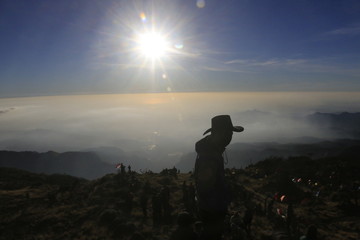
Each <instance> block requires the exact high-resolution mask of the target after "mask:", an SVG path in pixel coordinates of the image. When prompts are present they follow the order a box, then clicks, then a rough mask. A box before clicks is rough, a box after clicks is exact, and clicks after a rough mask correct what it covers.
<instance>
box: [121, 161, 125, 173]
mask: <svg viewBox="0 0 360 240" xmlns="http://www.w3.org/2000/svg"><path fill="white" fill-rule="evenodd" d="M120 173H121V174H125V165H124V164H122V163H121V164H120Z"/></svg>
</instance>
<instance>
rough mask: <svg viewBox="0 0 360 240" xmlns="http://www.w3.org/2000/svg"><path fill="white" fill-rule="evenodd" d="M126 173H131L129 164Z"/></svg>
mask: <svg viewBox="0 0 360 240" xmlns="http://www.w3.org/2000/svg"><path fill="white" fill-rule="evenodd" d="M128 173H131V166H130V165H129V166H128Z"/></svg>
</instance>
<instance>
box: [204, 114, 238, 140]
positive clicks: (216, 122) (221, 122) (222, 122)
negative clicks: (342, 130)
mask: <svg viewBox="0 0 360 240" xmlns="http://www.w3.org/2000/svg"><path fill="white" fill-rule="evenodd" d="M217 130H230V131H233V132H242V131H244V128H243V127H241V126H234V125H233V124H232V122H231V118H230V116H229V115H219V116H215V117H213V118H212V119H211V128H209V129H208V130H206V131H205V132H204V134H203V135H205V134H207V133H209V132H212V131H217Z"/></svg>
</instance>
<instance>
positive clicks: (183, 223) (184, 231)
mask: <svg viewBox="0 0 360 240" xmlns="http://www.w3.org/2000/svg"><path fill="white" fill-rule="evenodd" d="M177 224H178V226H177V228H176V229H175V231H174V232H173V233H172V234H171V236H170V240H197V239H199V238H198V235H197V234H196V233H195V232H194V230H193V227H192V224H193V218H192V217H191V215H190V214H189V213H188V212H181V213H179V215H178V218H177Z"/></svg>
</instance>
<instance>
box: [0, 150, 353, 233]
mask: <svg viewBox="0 0 360 240" xmlns="http://www.w3.org/2000/svg"><path fill="white" fill-rule="evenodd" d="M359 169H360V168H359V162H358V159H357V158H354V157H353V156H352V157H346V156H342V157H341V158H329V159H318V160H311V159H310V158H307V157H297V158H289V159H286V160H284V159H280V158H269V159H267V160H265V161H262V162H259V163H257V164H255V165H252V166H249V167H247V168H246V169H227V179H228V181H229V185H230V188H231V190H232V195H233V197H232V198H233V201H232V204H231V206H230V209H229V210H230V211H229V218H228V220H227V221H226V223H225V226H226V233H225V239H275V238H271V236H275V235H276V234H277V233H281V232H282V233H284V234H287V235H289V237H290V239H299V237H300V236H301V235H303V234H305V233H306V229H307V228H308V227H309V226H310V225H315V226H316V227H317V228H318V237H319V238H318V239H337V240H339V239H353V240H356V239H359V237H360V235H359V232H360V217H359V203H358V195H359V176H358V175H357V174H358V170H359ZM184 181H186V186H185V184H184ZM192 182H193V179H192V176H191V173H177V171H176V169H171V170H167V169H165V170H163V171H162V172H161V173H157V174H155V173H152V172H146V173H142V174H139V173H136V172H130V173H129V172H126V173H117V174H108V175H106V176H104V177H102V178H99V179H96V180H92V181H89V180H85V179H81V178H76V177H72V176H68V175H56V174H55V175H44V174H36V173H30V172H26V171H23V170H17V169H11V168H0V239H4V240H5V239H6V240H11V239H84V240H85V239H86V240H91V239H93V240H95V239H169V236H170V235H171V232H172V231H174V229H175V228H176V216H177V214H178V213H179V212H181V211H183V210H184V209H187V210H188V211H189V212H191V213H193V214H194V218H195V220H196V214H195V210H194V205H193V203H192V201H191V199H189V198H188V197H186V196H191V194H189V193H190V192H191V187H190V183H192ZM164 189H168V190H169V196H170V198H169V199H168V200H166V198H163V197H162V196H163V193H164ZM165 192H166V191H165ZM184 193H185V197H184ZM165 195H166V194H165ZM157 197H159V198H157ZM156 201H159V202H157V203H158V205H157V204H156ZM167 201H168V202H167ZM272 201H273V203H272ZM141 203H142V204H141ZM290 203H292V205H293V211H294V214H293V216H292V217H291V221H290V219H288V216H287V215H288V214H287V209H288V206H289V204H290ZM167 204H169V205H167ZM272 204H273V205H272ZM160 205H162V207H159V206H160ZM164 205H166V206H167V207H164ZM271 205H272V206H271ZM141 206H143V207H144V208H145V209H146V210H147V215H148V216H147V217H144V212H143V210H142V207H141ZM246 208H247V209H250V210H251V212H252V214H253V220H252V225H251V230H250V231H245V229H244V226H243V223H242V220H241V221H237V222H236V221H234V222H231V223H230V217H231V215H234V214H236V213H238V214H239V216H240V219H242V218H243V216H244V214H245V210H246ZM145 209H144V210H145ZM154 214H155V218H154V217H153V216H154ZM157 214H158V215H157ZM233 220H234V218H232V219H231V221H233ZM235 223H237V224H235ZM278 235H279V234H278Z"/></svg>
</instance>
